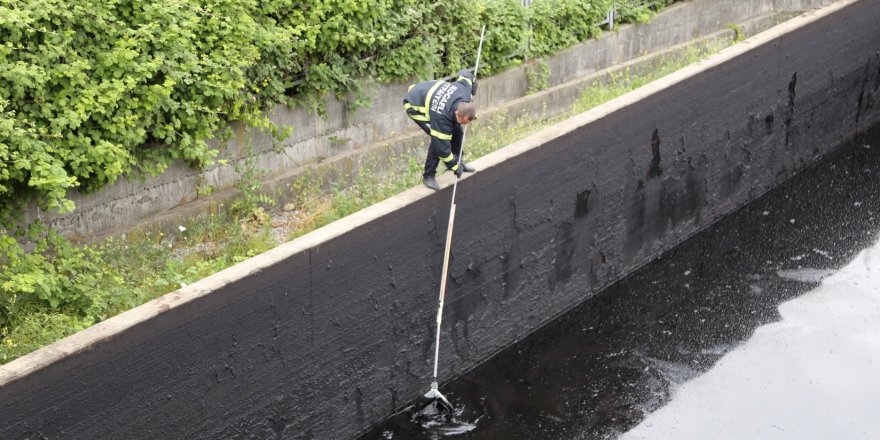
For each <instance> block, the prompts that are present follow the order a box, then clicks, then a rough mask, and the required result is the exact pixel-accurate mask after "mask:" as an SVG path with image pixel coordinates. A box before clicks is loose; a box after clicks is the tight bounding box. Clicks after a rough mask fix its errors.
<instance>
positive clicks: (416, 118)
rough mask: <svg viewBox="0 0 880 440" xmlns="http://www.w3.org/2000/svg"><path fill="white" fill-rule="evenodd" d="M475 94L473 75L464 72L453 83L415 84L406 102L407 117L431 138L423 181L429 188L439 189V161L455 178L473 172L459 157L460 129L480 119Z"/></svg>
mask: <svg viewBox="0 0 880 440" xmlns="http://www.w3.org/2000/svg"><path fill="white" fill-rule="evenodd" d="M476 92H477V83H476V80H475V78H474V74H473V73H471V72H470V71H468V70H461V71H459V72H458V77H457V78H456V79H455V80H454V81H451V82H449V81H443V80H435V81H423V82H420V83H418V84H415V85H412V86H410V88H409V92H407V94H406V97H405V98H404V99H403V108H404V110H405V111H406V115H407V116H409V118H410V119H412V120H413V122H415V123H416V125H418V126H419V128H421V129H422V130H423V131H424V132H425V133H426V134H428V136H431V143H430V144H429V145H428V157H427V158H426V159H425V171H424V173H423V174H422V181H423V182H424V184H425V186H427V187H428V188H431V189H434V190H437V189H440V185H438V184H437V180H436V179H435V176H436V174H437V165H438V164H439V163H440V161H442V162H443V164H444V165H446V168H447V169H450V170H452V171H453V172H454V173H455V176H456V177H461V173H462V172H465V173H472V172H474V168H473V167H472V166H470V165H468V164H466V163H464V162H461V163H459V160H458V157H459V155H461V142H462V138H463V137H464V131H463V130H462V128H461V127H462V126H464V125H467V124H469V123H470V122H471V121H473V120H474V119H476V118H477V106H476V104H474V103H473V102H471V99H472V97H473V95H474V94H476Z"/></svg>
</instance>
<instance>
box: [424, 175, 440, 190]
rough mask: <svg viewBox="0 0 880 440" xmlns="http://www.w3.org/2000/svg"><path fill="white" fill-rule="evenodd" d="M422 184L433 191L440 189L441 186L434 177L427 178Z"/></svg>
mask: <svg viewBox="0 0 880 440" xmlns="http://www.w3.org/2000/svg"><path fill="white" fill-rule="evenodd" d="M422 182H423V183H424V184H425V186H427V187H428V188H431V189H433V190H434V191H436V190H438V189H440V184H438V183H437V179H435V178H434V176H428V177H425V178H423V179H422Z"/></svg>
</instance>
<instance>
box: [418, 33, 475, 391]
mask: <svg viewBox="0 0 880 440" xmlns="http://www.w3.org/2000/svg"><path fill="white" fill-rule="evenodd" d="M485 35H486V25H483V29H482V30H481V31H480V46H479V48H478V49H477V62H476V64H475V65H474V81H476V80H477V71H478V69H479V68H480V54H482V52H483V37H484V36H485ZM466 133H467V125H465V126H464V127H462V133H461V151H459V153H458V165H459V166H461V158H462V156H464V139H465V134H466ZM457 190H458V179H455V183H454V184H453V185H452V204H451V206H450V207H449V225H448V227H447V228H446V249H445V251H444V254H443V272H442V274H441V278H440V302H439V304H438V306H437V332H436V336H435V338H434V380H433V381H432V382H431V391H429V392H428V394H426V396H427V397H438V398H442V399H443V400H444V401H446V398H445V397H443V395H442V394H440V392H439V391H437V365H438V364H439V361H440V324H441V323H442V322H443V301H444V299H445V298H446V274H447V271H448V270H449V252H450V249H451V248H452V225H453V223H454V222H455V193H456V191H457ZM446 403H447V404H448V403H449V402H448V401H447V402H446Z"/></svg>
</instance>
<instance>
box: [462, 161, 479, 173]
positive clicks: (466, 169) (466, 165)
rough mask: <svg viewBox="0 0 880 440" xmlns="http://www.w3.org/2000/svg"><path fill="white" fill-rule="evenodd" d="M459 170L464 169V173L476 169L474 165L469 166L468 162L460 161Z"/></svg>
mask: <svg viewBox="0 0 880 440" xmlns="http://www.w3.org/2000/svg"><path fill="white" fill-rule="evenodd" d="M461 170H462V171H464V172H466V173H473V172H474V171H476V170H477V169H476V168H474V167H472V166H470V165H468V164H466V163H464V162H462V163H461Z"/></svg>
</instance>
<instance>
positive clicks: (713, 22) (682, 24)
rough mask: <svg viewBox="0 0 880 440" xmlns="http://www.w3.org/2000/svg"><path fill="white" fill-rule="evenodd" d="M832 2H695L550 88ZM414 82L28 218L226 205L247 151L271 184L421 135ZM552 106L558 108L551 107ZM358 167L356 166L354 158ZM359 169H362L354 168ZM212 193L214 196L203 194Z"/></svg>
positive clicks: (507, 97)
mask: <svg viewBox="0 0 880 440" xmlns="http://www.w3.org/2000/svg"><path fill="white" fill-rule="evenodd" d="M831 1H832V0H784V1H783V0H775V1H774V0H749V1H737V2H731V1H726V0H692V1H688V2H682V3H680V4H677V5H674V6H672V7H671V8H669V10H667V11H665V12H663V13H661V14H659V15H658V16H657V17H656V18H655V19H654V20H652V21H651V22H650V23H647V24H644V25H639V26H632V25H627V26H622V27H620V28H619V29H618V30H615V31H614V32H605V33H604V35H603V36H602V38H600V39H598V40H595V41H589V42H586V43H584V44H580V45H578V46H575V47H573V48H571V49H569V50H567V51H565V52H564V53H562V54H559V55H557V56H554V57H552V58H549V59H548V60H547V64H548V65H549V66H550V72H551V75H550V78H549V85H550V86H556V85H559V84H562V83H565V82H567V81H571V80H573V79H577V78H580V77H583V76H585V75H588V74H590V73H592V72H596V71H598V70H601V69H605V68H607V67H609V66H612V65H614V64H617V63H621V62H624V61H627V60H632V59H634V58H637V57H639V56H642V55H644V54H646V53H648V52H654V51H658V50H662V49H664V48H669V47H672V46H675V45H678V44H681V43H683V42H686V41H690V40H692V39H694V38H696V37H699V36H701V35H708V34H711V33H713V32H716V31H718V30H722V29H724V28H725V27H727V26H728V25H729V24H731V23H741V22H743V21H745V20H748V19H750V18H753V17H756V16H760V15H761V14H766V13H768V12H771V11H773V10H790V9H797V10H806V9H810V8H813V7H816V6H818V5H821V4H826V3H830V2H831ZM408 84H409V81H407V82H402V83H397V84H375V83H367V84H365V86H364V87H365V92H366V94H367V95H368V96H369V97H370V99H371V100H372V105H371V106H370V107H369V108H365V109H360V110H356V111H351V110H349V109H348V103H347V102H342V101H339V100H336V99H333V98H328V101H327V105H328V111H327V114H328V117H327V118H326V119H325V118H321V117H319V116H318V115H316V114H314V113H311V112H309V111H306V110H304V109H295V110H291V109H289V108H286V107H284V106H277V107H276V108H275V109H274V111H273V112H272V114H271V119H272V120H273V121H274V122H276V123H277V124H279V125H280V126H283V127H292V128H293V133H292V134H291V136H290V137H288V138H287V139H284V140H283V141H280V142H276V141H274V140H273V139H271V137H269V136H268V135H266V134H264V133H260V132H259V131H256V130H247V129H245V128H243V127H242V126H240V125H238V124H233V126H232V128H233V131H234V133H235V136H234V137H233V139H232V140H231V141H230V142H228V144H226V145H225V146H220V145H219V144H218V143H216V142H214V145H217V146H218V147H220V149H221V150H222V151H223V152H222V153H221V158H222V159H226V160H227V161H228V163H227V164H226V165H220V164H218V165H215V166H212V167H209V168H207V169H205V170H197V169H193V168H190V167H187V166H185V165H183V164H180V163H177V164H174V165H172V166H171V167H170V168H169V169H168V170H167V171H166V172H165V173H164V174H162V175H160V176H157V177H150V176H146V177H144V178H143V179H139V178H134V179H130V180H120V181H118V182H116V184H114V185H111V186H109V187H107V188H106V189H104V190H102V191H100V192H98V193H94V194H80V193H78V192H75V191H74V192H73V193H72V194H71V199H72V200H73V201H74V202H75V204H76V206H77V208H76V210H75V211H74V212H72V213H69V214H65V215H55V214H50V215H46V213H40V212H39V211H38V210H37V208H36V207H32V208H31V209H30V210H29V212H28V213H27V214H26V218H27V219H29V220H32V219H35V218H37V217H40V218H43V219H44V220H46V221H47V222H48V223H49V224H51V225H52V226H54V227H55V228H56V229H58V230H59V231H61V232H62V233H64V234H65V235H68V236H71V237H75V238H76V237H89V236H92V235H101V234H103V233H105V232H107V231H111V230H113V229H125V228H126V227H130V226H132V225H136V224H138V223H139V222H150V221H156V219H157V218H158V217H162V216H163V215H165V216H167V215H168V211H170V210H173V209H175V208H179V207H184V206H187V205H197V204H194V203H193V202H195V201H197V200H198V201H199V202H205V203H208V202H211V201H212V200H217V201H222V200H223V199H224V198H228V197H230V196H231V195H232V193H231V192H230V191H228V190H230V189H232V188H233V187H234V185H235V182H236V180H237V178H238V177H237V173H236V171H235V167H236V166H238V165H241V163H242V161H243V158H244V157H245V155H247V154H251V153H250V152H251V151H252V152H255V153H256V154H257V159H256V162H255V163H256V166H257V167H258V168H259V169H260V170H262V171H264V172H266V173H267V175H268V177H269V178H272V179H278V178H279V177H280V176H284V175H290V174H297V173H299V172H300V171H301V170H302V168H303V167H307V166H310V165H312V164H315V163H320V162H322V161H325V160H328V159H332V158H336V157H339V156H343V155H349V156H350V155H353V154H361V153H363V152H366V151H369V150H372V149H376V148H381V146H382V143H383V142H385V141H387V140H389V139H390V138H394V137H395V136H398V135H401V134H404V133H413V134H415V135H419V133H420V132H418V130H413V129H414V128H415V126H414V125H413V124H412V123H411V122H410V121H409V120H408V119H407V118H406V117H405V116H404V114H403V112H402V111H401V108H400V103H401V99H402V98H401V97H402V96H403V95H404V94H405V92H406V89H407V87H408ZM528 88H529V84H528V81H527V79H526V68H525V67H521V68H514V69H510V70H507V71H505V72H503V73H501V74H499V75H496V76H493V77H491V78H485V79H482V80H481V84H480V95H479V96H478V97H477V99H478V103H479V104H480V105H481V106H482V107H484V108H485V107H495V106H501V105H504V104H505V103H507V102H509V101H511V100H514V99H516V98H519V97H522V96H525V95H526V91H527V90H528ZM551 105H552V104H551ZM354 163H355V164H356V161H354ZM355 166H356V165H355ZM206 189H210V191H213V192H214V194H215V195H214V196H213V197H207V198H206V197H204V196H199V193H200V192H204V191H205V190H206Z"/></svg>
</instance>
